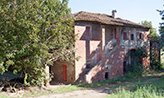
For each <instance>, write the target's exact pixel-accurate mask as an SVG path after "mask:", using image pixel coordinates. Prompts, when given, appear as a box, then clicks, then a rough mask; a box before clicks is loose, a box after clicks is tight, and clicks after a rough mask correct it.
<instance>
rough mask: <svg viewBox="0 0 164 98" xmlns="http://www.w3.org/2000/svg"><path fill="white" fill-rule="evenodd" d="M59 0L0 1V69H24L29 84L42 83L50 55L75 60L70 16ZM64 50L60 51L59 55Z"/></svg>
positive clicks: (19, 70) (17, 70)
mask: <svg viewBox="0 0 164 98" xmlns="http://www.w3.org/2000/svg"><path fill="white" fill-rule="evenodd" d="M67 4H68V2H67V1H65V2H63V3H62V2H61V1H60V0H7V1H6V0H1V1H0V29H1V31H0V32H1V33H0V73H4V72H5V71H8V68H9V67H12V68H13V69H14V71H13V72H14V73H15V74H16V73H17V72H23V73H25V74H26V73H27V80H28V82H30V83H31V84H37V85H43V80H44V77H45V71H44V67H45V66H48V65H50V64H52V61H51V60H50V59H51V58H54V59H58V57H59V56H60V59H62V60H72V61H73V60H74V56H73V53H72V52H70V54H67V55H64V54H65V52H66V51H67V50H70V51H71V50H73V49H74V42H75V39H74V37H75V35H74V34H73V28H72V27H73V23H74V21H73V19H72V17H71V15H70V14H71V13H70V9H69V8H67ZM61 54H63V55H61Z"/></svg>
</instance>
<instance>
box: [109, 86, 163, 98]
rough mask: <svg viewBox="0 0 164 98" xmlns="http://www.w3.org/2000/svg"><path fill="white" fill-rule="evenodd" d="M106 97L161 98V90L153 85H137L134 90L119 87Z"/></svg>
mask: <svg viewBox="0 0 164 98" xmlns="http://www.w3.org/2000/svg"><path fill="white" fill-rule="evenodd" d="M106 98H163V96H162V92H161V91H158V90H157V89H156V88H155V87H153V86H151V85H149V86H140V87H137V88H136V90H135V91H128V90H125V89H120V88H119V89H118V91H117V92H116V93H113V94H111V95H109V96H107V97H106Z"/></svg>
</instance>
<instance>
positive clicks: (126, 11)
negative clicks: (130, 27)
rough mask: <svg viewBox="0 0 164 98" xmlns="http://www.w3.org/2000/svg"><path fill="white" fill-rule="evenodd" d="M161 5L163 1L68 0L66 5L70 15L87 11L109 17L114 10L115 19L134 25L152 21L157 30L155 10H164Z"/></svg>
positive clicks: (157, 23)
mask: <svg viewBox="0 0 164 98" xmlns="http://www.w3.org/2000/svg"><path fill="white" fill-rule="evenodd" d="M163 5H164V1H163V0H69V3H68V7H69V8H71V11H72V13H76V12H79V11H87V12H94V13H105V14H109V15H111V11H112V10H114V9H116V10H117V14H116V17H120V18H122V19H127V20H130V21H133V22H136V23H139V22H141V21H143V20H147V21H152V24H153V27H154V28H156V29H157V30H158V27H159V22H161V16H160V15H159V13H158V12H157V11H156V10H157V9H164V6H163Z"/></svg>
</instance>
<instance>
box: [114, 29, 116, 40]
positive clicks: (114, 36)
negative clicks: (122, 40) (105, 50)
mask: <svg viewBox="0 0 164 98" xmlns="http://www.w3.org/2000/svg"><path fill="white" fill-rule="evenodd" d="M114 38H115V39H116V29H114Z"/></svg>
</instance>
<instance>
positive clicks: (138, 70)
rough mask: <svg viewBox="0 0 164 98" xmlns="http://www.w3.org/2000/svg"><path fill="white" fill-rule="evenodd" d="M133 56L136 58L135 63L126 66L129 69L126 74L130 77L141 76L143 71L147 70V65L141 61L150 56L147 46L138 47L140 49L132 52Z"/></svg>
mask: <svg viewBox="0 0 164 98" xmlns="http://www.w3.org/2000/svg"><path fill="white" fill-rule="evenodd" d="M131 56H132V58H133V59H134V60H133V63H131V64H129V65H127V66H126V67H125V69H126V71H127V73H125V76H126V77H128V78H137V77H141V76H142V75H143V72H145V70H146V68H145V66H143V64H142V61H141V60H142V59H143V58H144V57H147V56H148V53H147V51H146V48H144V47H140V48H138V50H135V51H133V52H131ZM139 60H140V61H139Z"/></svg>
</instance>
